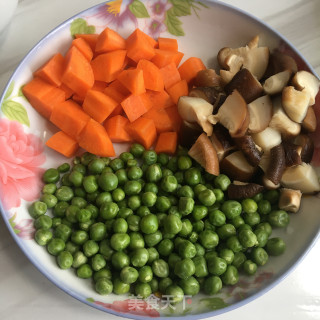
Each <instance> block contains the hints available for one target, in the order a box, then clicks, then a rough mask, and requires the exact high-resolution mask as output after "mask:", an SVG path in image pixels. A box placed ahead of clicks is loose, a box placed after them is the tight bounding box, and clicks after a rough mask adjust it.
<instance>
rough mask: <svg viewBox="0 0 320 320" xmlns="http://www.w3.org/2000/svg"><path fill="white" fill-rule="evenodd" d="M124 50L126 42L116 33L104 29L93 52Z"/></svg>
mask: <svg viewBox="0 0 320 320" xmlns="http://www.w3.org/2000/svg"><path fill="white" fill-rule="evenodd" d="M125 48H126V41H125V40H124V39H123V38H122V37H121V36H120V34H119V33H117V32H116V31H114V30H112V29H110V28H108V27H107V28H105V29H104V30H103V31H102V32H101V33H100V34H99V37H98V40H97V44H96V48H95V51H96V52H97V53H103V52H109V51H114V50H123V49H125Z"/></svg>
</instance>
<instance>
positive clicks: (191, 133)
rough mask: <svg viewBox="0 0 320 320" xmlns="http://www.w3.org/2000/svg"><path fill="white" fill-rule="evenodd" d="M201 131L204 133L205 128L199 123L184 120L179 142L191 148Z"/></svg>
mask: <svg viewBox="0 0 320 320" xmlns="http://www.w3.org/2000/svg"><path fill="white" fill-rule="evenodd" d="M201 133H203V130H202V128H201V127H200V126H199V125H198V123H196V122H188V121H185V120H184V121H182V123H181V127H180V132H179V144H180V145H181V146H183V147H185V148H188V149H190V148H191V146H192V145H193V144H194V143H195V142H196V140H197V139H198V137H199V136H200V134H201Z"/></svg>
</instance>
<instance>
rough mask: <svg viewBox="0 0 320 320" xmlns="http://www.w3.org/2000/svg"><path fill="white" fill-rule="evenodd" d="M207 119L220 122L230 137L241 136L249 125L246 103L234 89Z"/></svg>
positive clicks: (211, 121) (213, 122) (214, 122)
mask: <svg viewBox="0 0 320 320" xmlns="http://www.w3.org/2000/svg"><path fill="white" fill-rule="evenodd" d="M207 119H208V121H209V122H210V123H212V124H216V123H218V122H219V123H221V124H222V125H223V126H224V127H225V128H227V129H228V130H229V133H230V135H231V136H232V137H236V136H242V135H244V134H245V132H246V131H247V128H248V125H249V115H248V108H247V104H246V102H245V101H244V99H243V97H242V96H241V94H240V93H239V92H238V91H237V90H234V91H233V92H232V94H231V95H229V96H228V97H227V98H226V100H225V102H224V103H223V104H222V106H221V107H220V108H219V111H218V113H217V114H215V115H210V116H208V118H207Z"/></svg>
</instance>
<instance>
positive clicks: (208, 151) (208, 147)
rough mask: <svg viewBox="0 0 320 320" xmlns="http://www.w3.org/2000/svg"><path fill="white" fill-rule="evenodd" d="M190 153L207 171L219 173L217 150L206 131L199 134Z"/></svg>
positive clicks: (214, 173)
mask: <svg viewBox="0 0 320 320" xmlns="http://www.w3.org/2000/svg"><path fill="white" fill-rule="evenodd" d="M188 154H189V156H190V157H191V158H193V159H194V160H196V161H197V162H198V163H199V164H200V165H201V166H202V167H203V168H204V169H205V170H206V172H208V173H210V174H213V175H215V176H217V175H219V173H220V169H219V160H218V156H217V152H216V150H215V148H214V147H213V145H212V143H211V141H210V139H209V138H208V137H207V135H206V134H205V133H202V134H201V135H200V136H199V138H198V139H197V140H196V142H195V143H194V144H193V146H192V147H191V149H190V150H189V152H188Z"/></svg>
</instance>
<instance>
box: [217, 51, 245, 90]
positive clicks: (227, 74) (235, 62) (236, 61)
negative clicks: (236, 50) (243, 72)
mask: <svg viewBox="0 0 320 320" xmlns="http://www.w3.org/2000/svg"><path fill="white" fill-rule="evenodd" d="M225 64H226V65H227V66H228V67H227V69H228V70H223V69H221V70H220V77H221V80H222V83H223V84H224V85H225V84H227V83H229V82H230V81H231V80H232V78H233V77H234V75H235V74H236V73H237V72H238V71H239V70H240V69H241V67H242V65H243V58H242V57H241V56H237V55H235V54H231V55H230V56H228V57H227V58H226V60H225Z"/></svg>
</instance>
